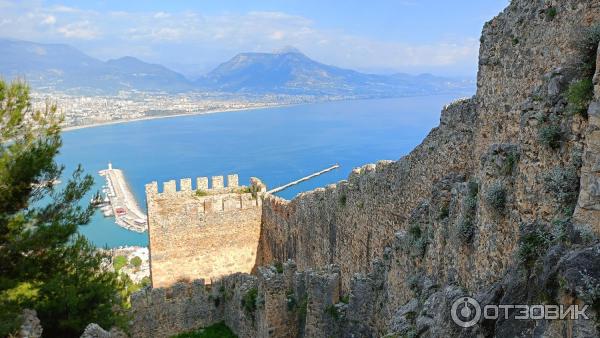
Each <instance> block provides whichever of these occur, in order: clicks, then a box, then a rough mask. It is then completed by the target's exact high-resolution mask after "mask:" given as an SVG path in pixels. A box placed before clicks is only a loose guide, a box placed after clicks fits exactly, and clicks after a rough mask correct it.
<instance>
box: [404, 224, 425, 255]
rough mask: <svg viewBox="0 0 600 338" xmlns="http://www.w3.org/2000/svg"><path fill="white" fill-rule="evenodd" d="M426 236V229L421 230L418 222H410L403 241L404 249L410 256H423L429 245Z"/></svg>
mask: <svg viewBox="0 0 600 338" xmlns="http://www.w3.org/2000/svg"><path fill="white" fill-rule="evenodd" d="M427 237H428V231H424V230H422V229H421V226H420V225H419V224H411V225H410V226H409V227H408V231H407V235H406V238H405V239H404V242H403V246H404V251H405V252H406V253H408V254H409V255H410V256H411V257H415V258H416V257H423V256H424V255H425V252H426V251H427V246H428V245H429V239H428V238H427Z"/></svg>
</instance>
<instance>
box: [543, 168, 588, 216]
mask: <svg viewBox="0 0 600 338" xmlns="http://www.w3.org/2000/svg"><path fill="white" fill-rule="evenodd" d="M542 178H543V182H544V188H545V190H546V191H547V192H549V193H551V194H552V195H553V196H554V198H555V199H556V201H557V203H558V204H559V205H560V206H562V207H563V208H565V213H567V214H568V213H572V211H573V210H574V208H575V204H576V203H577V197H578V195H579V176H578V175H577V168H576V167H575V165H573V164H571V165H568V166H567V167H564V168H563V167H555V168H554V169H552V170H551V171H550V172H548V173H546V174H545V175H544V176H543V177H542Z"/></svg>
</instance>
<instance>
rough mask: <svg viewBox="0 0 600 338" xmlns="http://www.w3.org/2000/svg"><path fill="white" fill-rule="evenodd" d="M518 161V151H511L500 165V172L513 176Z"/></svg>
mask: <svg viewBox="0 0 600 338" xmlns="http://www.w3.org/2000/svg"><path fill="white" fill-rule="evenodd" d="M517 162H519V154H518V153H517V152H516V151H510V152H509V153H508V154H507V155H506V159H505V160H504V162H503V163H502V166H501V167H500V173H501V174H502V175H504V176H511V175H512V174H513V172H514V171H515V167H516V166H517Z"/></svg>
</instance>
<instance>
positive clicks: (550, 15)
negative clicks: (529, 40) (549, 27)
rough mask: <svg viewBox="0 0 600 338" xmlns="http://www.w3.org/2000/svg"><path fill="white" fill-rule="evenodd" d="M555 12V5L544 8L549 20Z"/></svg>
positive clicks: (553, 16) (556, 11) (556, 12)
mask: <svg viewBox="0 0 600 338" xmlns="http://www.w3.org/2000/svg"><path fill="white" fill-rule="evenodd" d="M557 14H558V10H557V9H556V7H550V8H548V9H546V15H547V16H548V18H549V19H550V20H553V19H554V18H555V17H556V15H557Z"/></svg>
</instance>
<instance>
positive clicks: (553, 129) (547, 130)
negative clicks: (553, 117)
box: [538, 124, 563, 149]
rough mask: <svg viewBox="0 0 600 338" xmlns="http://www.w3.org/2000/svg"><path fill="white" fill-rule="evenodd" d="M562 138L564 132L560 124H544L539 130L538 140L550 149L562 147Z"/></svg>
mask: <svg viewBox="0 0 600 338" xmlns="http://www.w3.org/2000/svg"><path fill="white" fill-rule="evenodd" d="M562 138H563V132H562V129H561V127H560V126H559V125H558V124H546V125H543V126H541V127H540V129H539V131H538V140H539V141H540V143H541V144H543V145H545V146H546V147H548V148H550V149H558V148H560V143H561V141H562Z"/></svg>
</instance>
